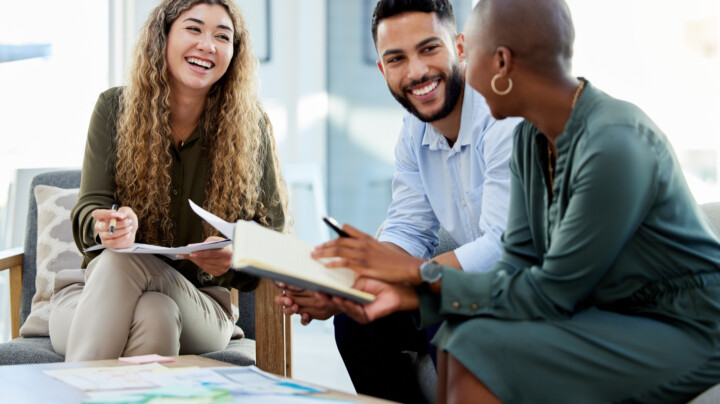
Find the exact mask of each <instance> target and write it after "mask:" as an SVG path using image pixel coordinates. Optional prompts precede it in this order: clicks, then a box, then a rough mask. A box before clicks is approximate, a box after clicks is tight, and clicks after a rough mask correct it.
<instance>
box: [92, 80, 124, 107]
mask: <svg viewBox="0 0 720 404" xmlns="http://www.w3.org/2000/svg"><path fill="white" fill-rule="evenodd" d="M123 89H124V87H120V86H118V87H111V88H108V89H107V90H105V91H103V92H101V93H100V95H99V96H98V105H97V106H96V108H97V107H102V108H106V109H109V110H111V111H114V110H116V109H117V108H118V107H119V105H120V99H121V97H122V93H123Z"/></svg>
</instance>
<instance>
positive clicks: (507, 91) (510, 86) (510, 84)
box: [490, 73, 513, 95]
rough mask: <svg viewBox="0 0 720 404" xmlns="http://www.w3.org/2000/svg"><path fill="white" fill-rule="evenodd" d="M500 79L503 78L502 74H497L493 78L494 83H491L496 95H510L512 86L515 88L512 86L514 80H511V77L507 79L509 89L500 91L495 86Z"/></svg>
mask: <svg viewBox="0 0 720 404" xmlns="http://www.w3.org/2000/svg"><path fill="white" fill-rule="evenodd" d="M500 77H501V76H500V73H497V74H496V75H495V76H493V78H492V81H490V87H492V90H493V91H494V92H495V94H497V95H507V94H510V91H512V86H513V84H512V79H511V78H510V77H508V78H507V79H508V88H507V89H505V91H498V89H497V87H496V86H495V82H496V81H497V79H499V78H500Z"/></svg>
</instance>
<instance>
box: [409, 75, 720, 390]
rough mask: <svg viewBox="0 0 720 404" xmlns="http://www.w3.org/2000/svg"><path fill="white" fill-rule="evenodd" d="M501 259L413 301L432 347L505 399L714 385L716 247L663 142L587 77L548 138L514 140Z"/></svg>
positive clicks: (524, 130)
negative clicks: (551, 165)
mask: <svg viewBox="0 0 720 404" xmlns="http://www.w3.org/2000/svg"><path fill="white" fill-rule="evenodd" d="M514 141H515V144H514V150H513V156H512V159H511V163H510V164H511V172H512V180H511V182H512V185H511V186H512V190H511V202H510V214H509V219H508V224H507V228H506V230H505V234H504V236H503V244H504V253H503V255H502V257H501V259H500V260H499V261H498V262H497V263H496V264H495V265H494V266H493V267H492V268H491V270H490V271H489V272H487V273H472V272H462V271H458V270H454V269H452V268H444V269H443V283H442V293H441V294H440V295H433V294H430V293H421V294H420V321H421V324H422V325H428V324H432V323H435V322H437V321H440V320H445V323H444V324H443V326H442V327H441V329H440V331H439V332H438V334H437V336H436V337H435V339H434V341H433V342H434V343H435V344H436V345H437V346H438V347H439V348H440V349H443V350H446V351H447V352H449V353H450V354H451V355H453V356H454V357H455V358H457V359H458V360H459V361H460V362H461V363H463V365H464V366H465V367H467V368H468V369H469V370H470V371H471V372H472V373H473V374H474V375H475V376H476V377H478V379H480V380H481V381H482V382H483V383H484V384H485V385H486V386H487V387H488V388H489V389H490V390H491V391H492V392H493V393H494V394H495V395H497V396H498V397H499V398H500V399H501V400H502V401H503V402H505V403H513V402H517V403H560V402H568V403H594V402H598V403H606V402H618V401H628V402H653V403H657V402H684V401H687V400H689V399H691V398H692V397H694V396H695V395H697V394H699V393H701V392H702V391H703V390H705V389H707V388H708V387H710V386H711V385H713V384H716V383H718V382H720V349H719V343H720V330H719V328H718V324H719V322H720V240H719V239H718V236H717V234H716V233H715V232H714V231H713V229H712V227H711V225H710V224H709V222H708V220H707V218H706V217H705V216H704V214H703V213H702V212H701V210H700V209H699V207H698V205H697V204H696V202H695V200H694V199H693V197H692V195H691V193H690V191H689V189H688V187H687V184H686V182H685V179H684V177H683V174H682V171H681V169H680V165H679V164H678V162H677V159H676V158H675V156H674V154H673V151H672V148H671V146H670V145H669V143H668V141H667V139H666V138H665V136H664V135H663V133H662V132H661V131H660V130H659V129H658V128H657V126H656V125H655V124H654V123H653V122H652V121H651V120H650V119H649V118H648V117H647V116H646V115H645V114H644V113H643V112H642V111H641V110H640V109H639V108H637V107H635V106H634V105H632V104H629V103H627V102H623V101H619V100H616V99H614V98H612V97H610V96H608V95H607V94H605V93H603V92H602V91H600V90H598V89H596V88H594V87H593V86H591V85H590V84H589V83H587V85H586V88H585V89H584V91H583V92H582V93H581V95H580V97H579V99H578V102H577V105H576V106H575V108H574V110H573V111H572V114H571V116H570V119H569V121H568V123H567V125H566V127H565V130H564V131H563V133H562V135H561V136H560V137H559V138H558V139H557V149H558V157H557V164H556V169H555V171H556V172H555V182H554V192H552V193H551V192H550V191H549V187H548V186H547V183H548V181H547V179H548V177H547V171H548V170H547V167H548V165H547V164H548V161H547V142H546V139H545V137H544V136H543V135H542V134H541V133H540V132H539V130H538V129H537V128H536V127H534V126H533V125H532V124H530V123H529V122H523V123H522V124H520V125H519V126H518V128H517V129H516V131H515V138H514Z"/></svg>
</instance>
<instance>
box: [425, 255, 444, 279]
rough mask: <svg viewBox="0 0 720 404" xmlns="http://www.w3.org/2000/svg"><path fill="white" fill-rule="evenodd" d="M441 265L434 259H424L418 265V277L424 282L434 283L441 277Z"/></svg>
mask: <svg viewBox="0 0 720 404" xmlns="http://www.w3.org/2000/svg"><path fill="white" fill-rule="evenodd" d="M442 275H443V273H442V265H440V264H438V263H437V262H435V261H432V260H431V261H425V262H423V263H422V264H421V265H420V278H422V280H423V282H425V283H428V284H430V283H435V282H437V281H439V280H440V279H441V278H442Z"/></svg>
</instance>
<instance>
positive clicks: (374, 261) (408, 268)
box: [312, 224, 424, 285]
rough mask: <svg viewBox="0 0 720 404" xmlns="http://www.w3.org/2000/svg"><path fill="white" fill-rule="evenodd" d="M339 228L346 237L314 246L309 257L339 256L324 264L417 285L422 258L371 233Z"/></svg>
mask: <svg viewBox="0 0 720 404" xmlns="http://www.w3.org/2000/svg"><path fill="white" fill-rule="evenodd" d="M343 230H344V231H345V232H347V233H348V234H349V235H350V237H340V238H336V239H334V240H331V241H328V242H327V243H325V244H321V245H319V246H317V247H315V250H314V251H313V253H312V257H313V258H315V259H318V258H332V257H340V259H337V260H332V261H330V262H328V263H326V264H325V266H326V267H328V268H350V269H352V270H353V271H355V272H356V273H357V274H358V275H359V276H362V277H367V278H375V279H380V280H382V281H385V282H391V283H398V282H409V283H411V284H413V285H419V284H420V283H421V282H422V279H421V278H420V271H419V268H420V264H422V263H423V262H424V260H422V259H420V258H415V257H412V256H410V255H409V254H407V253H405V252H401V251H398V249H395V248H392V247H390V246H388V245H386V244H384V243H381V242H379V241H377V240H376V239H375V238H373V237H372V236H370V235H368V234H365V233H363V232H361V231H360V230H358V229H356V228H354V227H352V226H350V225H348V224H346V225H344V226H343Z"/></svg>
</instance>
